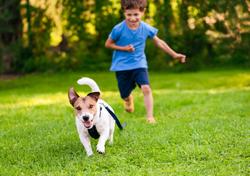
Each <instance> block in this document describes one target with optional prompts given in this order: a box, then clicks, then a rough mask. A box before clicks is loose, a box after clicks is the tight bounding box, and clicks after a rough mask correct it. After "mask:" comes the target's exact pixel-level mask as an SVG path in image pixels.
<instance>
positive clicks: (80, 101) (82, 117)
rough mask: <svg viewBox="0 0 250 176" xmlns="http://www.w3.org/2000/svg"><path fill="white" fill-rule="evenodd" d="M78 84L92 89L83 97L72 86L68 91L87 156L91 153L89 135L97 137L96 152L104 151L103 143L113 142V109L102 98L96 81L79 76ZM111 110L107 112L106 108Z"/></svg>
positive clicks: (102, 152)
mask: <svg viewBox="0 0 250 176" xmlns="http://www.w3.org/2000/svg"><path fill="white" fill-rule="evenodd" d="M77 83H78V84H79V85H88V86H89V87H90V88H91V89H92V91H91V92H90V93H89V94H88V95H87V96H85V97H81V96H79V95H78V94H77V93H76V91H75V90H74V88H70V89H69V91H68V98H69V102H70V104H71V105H72V106H73V107H74V109H75V117H76V128H77V132H78V134H79V137H80V141H81V143H82V144H83V146H84V148H85V150H86V153H87V156H91V155H93V151H92V147H91V143H90V137H93V138H96V139H98V144H97V152H98V153H101V154H104V153H105V143H106V141H107V140H109V143H110V144H112V143H113V135H114V130H115V120H114V119H113V118H112V115H111V113H113V112H114V110H113V109H112V108H111V107H110V106H109V105H108V104H107V103H106V102H105V101H103V100H102V99H100V89H99V87H98V85H97V84H96V82H95V81H94V80H92V79H90V78H86V77H84V78H81V79H79V80H78V81H77ZM107 108H108V110H111V111H112V112H111V113H110V112H108V110H107Z"/></svg>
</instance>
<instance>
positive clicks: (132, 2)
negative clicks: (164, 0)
mask: <svg viewBox="0 0 250 176" xmlns="http://www.w3.org/2000/svg"><path fill="white" fill-rule="evenodd" d="M121 6H122V10H129V9H139V10H140V11H144V9H145V8H146V6H147V0H121Z"/></svg>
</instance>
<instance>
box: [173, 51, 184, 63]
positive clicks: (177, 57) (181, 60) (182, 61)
mask: <svg viewBox="0 0 250 176" xmlns="http://www.w3.org/2000/svg"><path fill="white" fill-rule="evenodd" d="M174 58H175V59H177V60H179V61H180V62H181V63H185V62H186V56H185V55H183V54H179V53H176V55H175V56H174Z"/></svg>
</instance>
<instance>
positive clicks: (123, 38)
mask: <svg viewBox="0 0 250 176" xmlns="http://www.w3.org/2000/svg"><path fill="white" fill-rule="evenodd" d="M157 32H158V29H156V28H154V27H152V26H150V25H149V24H147V23H145V22H143V21H141V22H140V26H139V27H138V28H137V29H136V30H132V29H130V28H129V27H128V26H127V24H126V22H125V20H124V21H122V22H121V23H119V24H117V25H116V26H115V27H114V28H113V29H112V31H111V33H110V34H109V38H110V39H112V40H114V41H115V44H116V45H118V46H126V45H130V44H131V45H133V47H134V48H135V51H133V52H127V51H120V50H114V52H113V57H112V65H111V67H110V70H111V71H123V70H132V69H136V68H148V65H147V60H146V55H145V53H144V50H145V44H146V39H147V38H148V37H149V38H153V37H154V36H155V35H156V34H157Z"/></svg>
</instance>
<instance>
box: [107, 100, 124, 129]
mask: <svg viewBox="0 0 250 176" xmlns="http://www.w3.org/2000/svg"><path fill="white" fill-rule="evenodd" d="M103 106H104V107H105V109H106V110H107V111H108V112H109V114H110V115H111V116H112V117H113V119H114V120H115V123H116V125H117V126H118V127H119V129H120V130H123V128H124V127H125V126H126V123H123V124H121V122H120V121H119V119H118V118H117V116H116V115H115V114H114V113H113V111H111V109H109V107H107V106H105V105H103Z"/></svg>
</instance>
